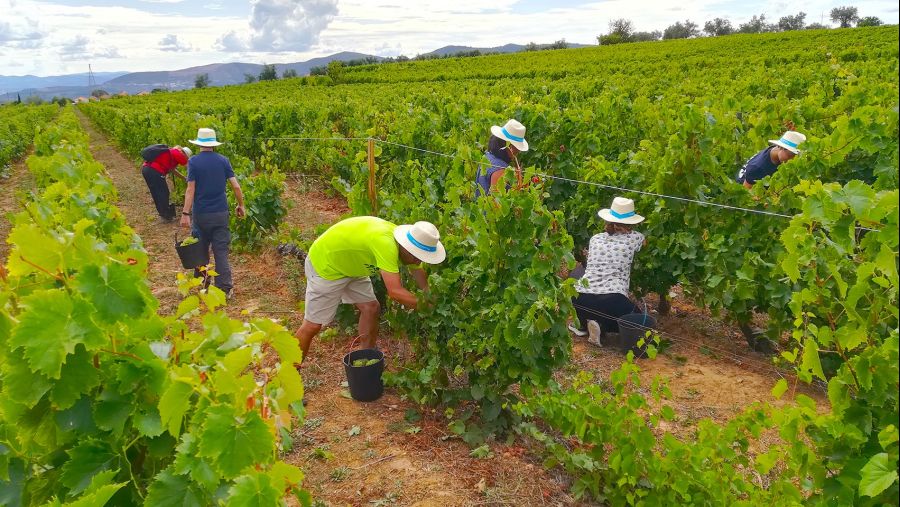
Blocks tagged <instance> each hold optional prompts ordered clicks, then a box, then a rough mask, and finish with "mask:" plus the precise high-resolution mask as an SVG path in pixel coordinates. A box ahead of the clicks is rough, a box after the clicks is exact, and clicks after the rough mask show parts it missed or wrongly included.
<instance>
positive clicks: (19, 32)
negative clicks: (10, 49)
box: [0, 18, 45, 45]
mask: <svg viewBox="0 0 900 507" xmlns="http://www.w3.org/2000/svg"><path fill="white" fill-rule="evenodd" d="M44 35H45V34H43V33H42V32H41V31H40V29H39V28H38V25H37V22H36V21H34V20H33V19H30V18H19V19H18V20H17V22H16V24H13V23H10V22H9V21H0V45H3V44H7V43H11V42H25V41H35V40H39V39H42V38H44Z"/></svg>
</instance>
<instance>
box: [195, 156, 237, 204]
mask: <svg viewBox="0 0 900 507" xmlns="http://www.w3.org/2000/svg"><path fill="white" fill-rule="evenodd" d="M233 177H234V170H233V169H232V168H231V162H229V161H228V159H227V158H225V157H224V156H222V155H219V154H218V153H216V152H214V151H201V152H200V153H198V154H196V155H194V156H193V157H191V159H190V160H188V173H187V180H188V181H193V182H195V184H196V187H195V189H194V213H195V214H204V213H221V212H222V211H228V197H227V196H226V195H225V186H226V185H227V184H228V179H229V178H233Z"/></svg>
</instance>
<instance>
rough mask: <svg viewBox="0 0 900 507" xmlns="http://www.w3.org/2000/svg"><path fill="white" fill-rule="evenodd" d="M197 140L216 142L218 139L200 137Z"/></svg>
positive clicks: (199, 141)
mask: <svg viewBox="0 0 900 507" xmlns="http://www.w3.org/2000/svg"><path fill="white" fill-rule="evenodd" d="M197 142H198V143H215V142H218V141H216V138H215V137H198V138H197Z"/></svg>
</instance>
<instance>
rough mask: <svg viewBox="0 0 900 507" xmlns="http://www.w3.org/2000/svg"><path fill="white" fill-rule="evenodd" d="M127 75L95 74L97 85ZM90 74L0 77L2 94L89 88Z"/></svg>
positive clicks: (120, 73) (117, 73)
mask: <svg viewBox="0 0 900 507" xmlns="http://www.w3.org/2000/svg"><path fill="white" fill-rule="evenodd" d="M124 74H127V72H95V73H94V80H95V81H96V82H97V83H102V82H104V81H109V80H110V79H113V78H117V77H119V76H122V75H124ZM87 84H88V73H87V72H81V73H78V74H66V75H62V76H31V75H28V76H0V93H4V92H12V93H15V92H16V91H19V90H24V89H26V88H50V87H53V86H87Z"/></svg>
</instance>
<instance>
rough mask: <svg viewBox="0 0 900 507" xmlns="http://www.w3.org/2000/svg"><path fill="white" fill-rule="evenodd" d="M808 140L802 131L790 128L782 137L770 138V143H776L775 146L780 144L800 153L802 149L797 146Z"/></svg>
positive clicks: (792, 151)
mask: <svg viewBox="0 0 900 507" xmlns="http://www.w3.org/2000/svg"><path fill="white" fill-rule="evenodd" d="M803 141H806V136H805V135H803V134H801V133H800V132H794V131H793V130H788V131H787V132H785V133H784V134H782V136H781V139H777V140H772V139H770V140H769V144H774V145H775V146H780V147H782V148H784V149H786V150H787V151H789V152H791V153H794V154H799V153H800V150H799V149H798V148H797V147H798V146H800V143H802V142H803Z"/></svg>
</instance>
